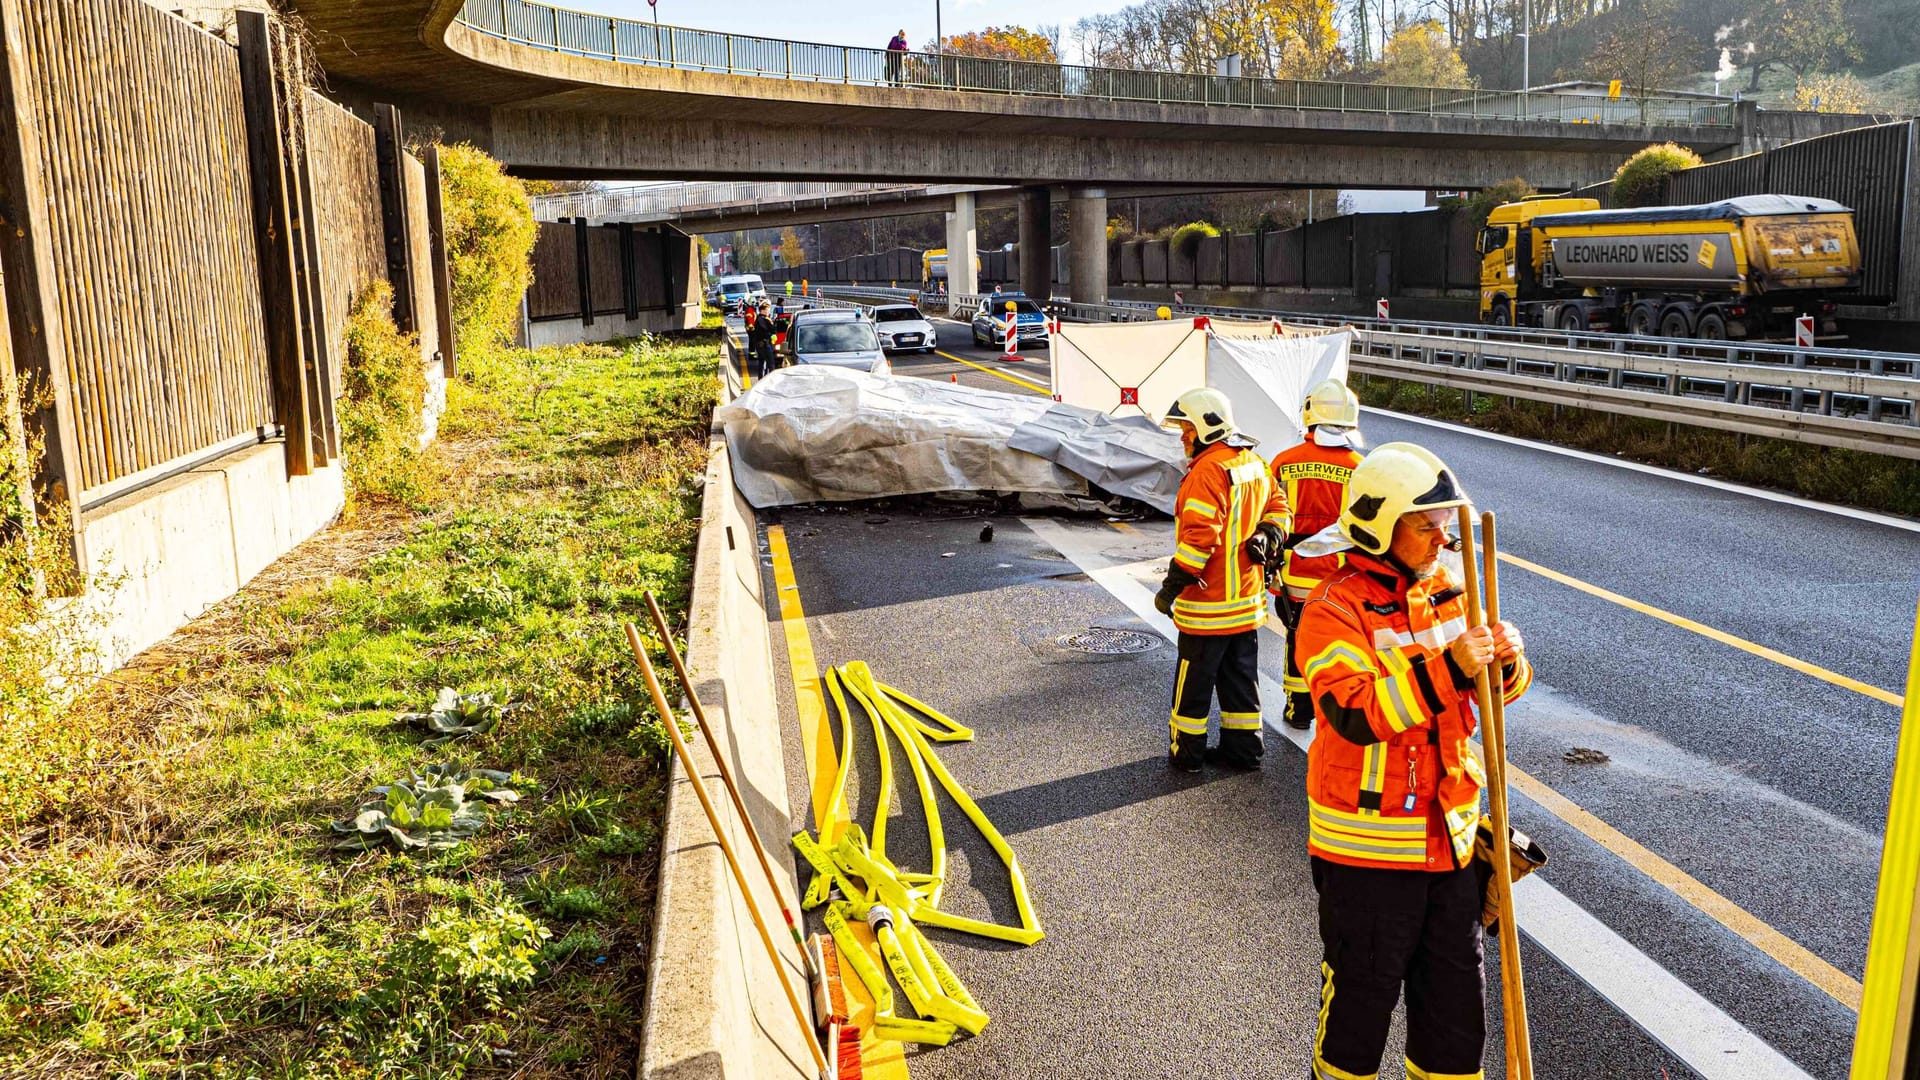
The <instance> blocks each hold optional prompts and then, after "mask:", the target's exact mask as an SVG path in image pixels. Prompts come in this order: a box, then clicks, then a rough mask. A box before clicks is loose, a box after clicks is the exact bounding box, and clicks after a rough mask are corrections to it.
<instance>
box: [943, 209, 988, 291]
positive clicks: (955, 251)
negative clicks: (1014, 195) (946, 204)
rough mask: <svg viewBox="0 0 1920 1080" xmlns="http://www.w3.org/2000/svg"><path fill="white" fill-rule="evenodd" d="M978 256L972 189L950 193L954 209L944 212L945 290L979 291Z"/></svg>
mask: <svg viewBox="0 0 1920 1080" xmlns="http://www.w3.org/2000/svg"><path fill="white" fill-rule="evenodd" d="M979 256H980V245H979V234H978V233H976V232H975V231H974V227H973V192H971V191H969V192H966V193H964V194H960V195H955V196H954V197H953V212H952V213H950V214H948V215H947V293H948V295H950V296H958V295H961V294H962V293H977V292H979V291H980V272H979V270H978V269H977V268H976V267H975V265H974V264H975V261H976V260H977V259H978V258H979Z"/></svg>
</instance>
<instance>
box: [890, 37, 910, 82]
mask: <svg viewBox="0 0 1920 1080" xmlns="http://www.w3.org/2000/svg"><path fill="white" fill-rule="evenodd" d="M906 74H907V32H906V30H904V29H902V30H900V31H898V32H896V33H895V34H894V35H893V40H892V41H889V42H887V81H888V82H890V83H892V84H893V85H895V86H899V85H900V84H902V83H904V82H906V81H907V80H906Z"/></svg>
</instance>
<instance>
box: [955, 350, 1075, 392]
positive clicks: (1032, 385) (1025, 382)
mask: <svg viewBox="0 0 1920 1080" xmlns="http://www.w3.org/2000/svg"><path fill="white" fill-rule="evenodd" d="M933 355H935V356H944V357H946V358H947V359H949V360H952V361H953V362H954V363H957V364H965V365H967V366H968V367H970V368H977V369H978V370H980V371H984V372H986V373H987V374H989V375H998V376H999V377H1001V378H1003V379H1005V380H1007V381H1008V382H1012V383H1019V384H1020V385H1021V386H1024V387H1026V388H1027V389H1029V390H1038V391H1039V392H1040V393H1042V394H1046V395H1048V396H1052V394H1053V391H1052V390H1050V389H1048V388H1047V387H1044V386H1041V385H1040V384H1039V383H1037V382H1034V381H1033V380H1032V379H1023V378H1021V377H1020V376H1018V375H1009V374H1007V373H1006V372H1004V371H997V370H995V369H993V368H990V367H988V366H986V365H985V364H976V363H974V362H973V361H971V360H967V359H964V358H962V357H958V356H955V355H953V354H952V353H950V352H946V351H945V350H942V349H935V350H933Z"/></svg>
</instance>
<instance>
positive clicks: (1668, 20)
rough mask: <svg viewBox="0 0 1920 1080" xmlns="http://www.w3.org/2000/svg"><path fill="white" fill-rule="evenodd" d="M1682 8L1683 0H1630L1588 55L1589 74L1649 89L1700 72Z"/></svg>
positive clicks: (1596, 78)
mask: <svg viewBox="0 0 1920 1080" xmlns="http://www.w3.org/2000/svg"><path fill="white" fill-rule="evenodd" d="M1678 12H1679V0H1627V2H1626V3H1623V4H1622V5H1621V7H1620V10H1619V11H1617V12H1615V15H1616V18H1615V20H1614V23H1613V27H1612V29H1610V30H1609V31H1608V32H1607V34H1606V36H1605V37H1603V38H1601V39H1600V42H1599V44H1598V45H1596V46H1594V50H1593V53H1592V55H1591V56H1589V57H1588V58H1587V64H1586V68H1587V71H1588V73H1589V75H1590V76H1591V77H1592V78H1593V79H1595V80H1598V81H1602V82H1610V81H1612V80H1614V79H1619V80H1620V81H1621V82H1623V83H1625V84H1626V85H1628V86H1630V87H1633V88H1634V89H1637V90H1640V91H1642V92H1645V91H1648V90H1653V89H1657V88H1659V87H1661V86H1670V85H1672V84H1673V82H1674V81H1675V80H1676V79H1678V78H1680V77H1681V76H1682V75H1685V74H1687V73H1689V72H1692V71H1695V70H1697V69H1698V67H1699V65H1698V64H1697V63H1696V61H1698V60H1699V59H1700V56H1699V55H1698V54H1699V46H1698V44H1697V43H1693V42H1689V41H1688V39H1687V37H1686V35H1685V34H1684V33H1682V32H1681V29H1680V27H1679V25H1678V21H1677V15H1678Z"/></svg>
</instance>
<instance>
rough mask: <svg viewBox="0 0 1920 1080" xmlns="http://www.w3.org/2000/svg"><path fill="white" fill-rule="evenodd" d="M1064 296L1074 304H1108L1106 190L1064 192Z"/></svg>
mask: <svg viewBox="0 0 1920 1080" xmlns="http://www.w3.org/2000/svg"><path fill="white" fill-rule="evenodd" d="M1067 240H1068V241H1069V243H1070V244H1071V245H1072V246H1071V247H1069V248H1068V251H1069V252H1070V253H1071V255H1070V259H1069V262H1068V264H1067V268H1068V269H1067V295H1068V297H1070V298H1071V299H1072V300H1073V302H1074V303H1076V304H1104V303H1106V302H1107V191H1106V189H1105V188H1070V189H1068V191H1067Z"/></svg>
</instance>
